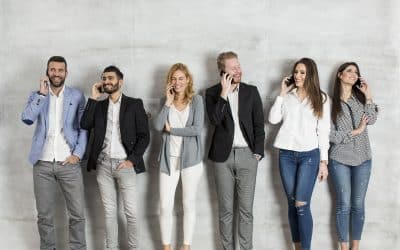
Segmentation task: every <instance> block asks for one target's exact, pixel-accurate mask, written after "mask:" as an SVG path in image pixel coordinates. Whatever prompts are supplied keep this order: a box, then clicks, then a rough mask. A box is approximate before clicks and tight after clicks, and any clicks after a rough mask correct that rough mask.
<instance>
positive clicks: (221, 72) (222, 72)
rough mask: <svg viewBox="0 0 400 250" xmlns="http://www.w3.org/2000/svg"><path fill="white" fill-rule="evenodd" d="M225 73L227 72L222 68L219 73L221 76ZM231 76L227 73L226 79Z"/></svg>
mask: <svg viewBox="0 0 400 250" xmlns="http://www.w3.org/2000/svg"><path fill="white" fill-rule="evenodd" d="M225 73H226V72H225V71H223V70H221V71H220V72H219V75H220V76H223V75H224V74H225ZM229 76H230V74H228V73H226V75H225V79H228V77H229ZM231 77H232V79H233V76H231Z"/></svg>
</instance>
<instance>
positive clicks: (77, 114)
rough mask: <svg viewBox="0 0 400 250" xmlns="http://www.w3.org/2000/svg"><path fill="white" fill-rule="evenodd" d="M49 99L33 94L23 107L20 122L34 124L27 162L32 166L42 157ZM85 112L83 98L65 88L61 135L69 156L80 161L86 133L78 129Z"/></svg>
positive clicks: (46, 129)
mask: <svg viewBox="0 0 400 250" xmlns="http://www.w3.org/2000/svg"><path fill="white" fill-rule="evenodd" d="M49 102H50V97H49V95H47V96H42V95H39V93H38V92H33V93H32V94H31V95H30V96H29V99H28V102H27V103H26V105H25V108H24V111H23V112H22V116H21V118H22V121H23V122H24V123H25V124H28V125H32V124H33V123H34V122H35V121H37V122H36V129H35V133H34V135H33V138H32V146H31V152H30V154H29V162H30V163H32V165H35V163H36V162H37V161H38V160H39V159H40V157H41V156H42V151H43V145H44V142H45V141H46V136H47V131H48V128H49V121H48V111H49ZM84 110H85V96H84V95H83V93H82V92H81V91H80V90H78V89H75V88H70V87H67V86H65V89H64V111H63V121H64V124H63V133H64V136H65V139H66V141H67V143H68V146H69V147H70V149H71V154H74V155H76V156H79V158H80V159H82V157H83V155H84V153H85V149H86V144H87V140H88V138H87V131H86V130H84V129H81V128H80V125H79V123H80V120H81V117H82V114H83V111H84Z"/></svg>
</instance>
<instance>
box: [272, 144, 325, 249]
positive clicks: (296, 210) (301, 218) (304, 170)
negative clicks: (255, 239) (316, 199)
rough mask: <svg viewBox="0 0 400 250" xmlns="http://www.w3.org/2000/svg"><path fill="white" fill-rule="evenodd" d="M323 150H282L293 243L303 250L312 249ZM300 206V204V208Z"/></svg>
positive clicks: (280, 159)
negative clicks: (315, 194)
mask: <svg viewBox="0 0 400 250" xmlns="http://www.w3.org/2000/svg"><path fill="white" fill-rule="evenodd" d="M319 160H320V154H319V149H318V148H316V149H313V150H311V151H306V152H297V151H292V150H285V149H280V150H279V171H280V174H281V179H282V183H283V187H284V189H285V193H286V197H287V200H288V217H289V224H290V231H291V233H292V240H293V242H295V243H299V242H300V243H301V249H302V250H309V249H310V248H311V238H312V231H313V218H312V215H311V209H310V201H311V195H312V192H313V190H314V185H315V180H316V178H317V175H318V170H319ZM296 203H297V204H296Z"/></svg>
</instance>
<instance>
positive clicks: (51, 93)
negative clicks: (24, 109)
mask: <svg viewBox="0 0 400 250" xmlns="http://www.w3.org/2000/svg"><path fill="white" fill-rule="evenodd" d="M64 90H65V85H63V86H62V89H61V91H60V93H59V94H58V96H56V94H54V92H53V90H52V89H51V87H49V93H50V95H51V96H55V97H64Z"/></svg>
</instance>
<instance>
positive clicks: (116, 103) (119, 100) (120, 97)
mask: <svg viewBox="0 0 400 250" xmlns="http://www.w3.org/2000/svg"><path fill="white" fill-rule="evenodd" d="M121 100H122V93H121V95H120V96H119V97H118V100H117V101H116V102H115V103H114V102H113V101H111V99H110V100H109V102H110V103H111V104H112V105H119V104H121Z"/></svg>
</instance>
